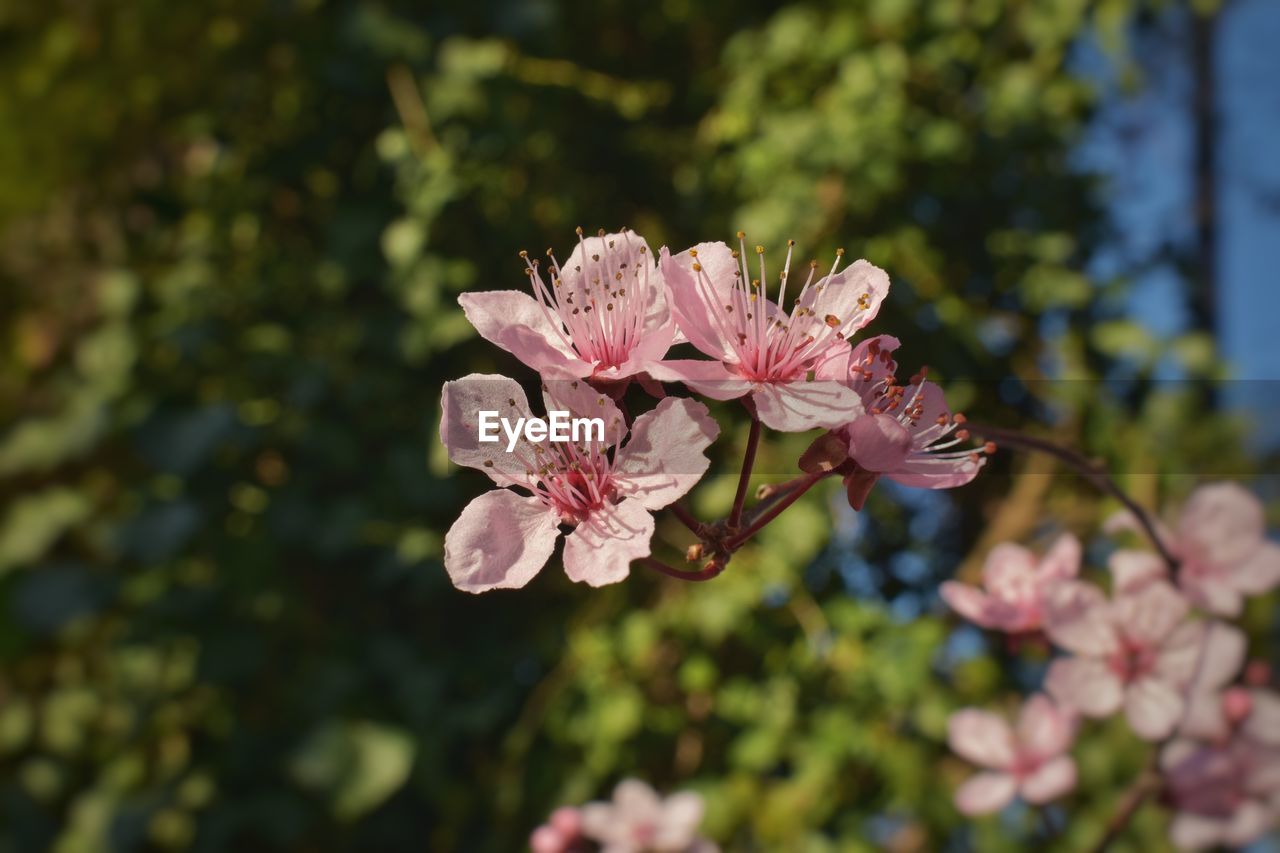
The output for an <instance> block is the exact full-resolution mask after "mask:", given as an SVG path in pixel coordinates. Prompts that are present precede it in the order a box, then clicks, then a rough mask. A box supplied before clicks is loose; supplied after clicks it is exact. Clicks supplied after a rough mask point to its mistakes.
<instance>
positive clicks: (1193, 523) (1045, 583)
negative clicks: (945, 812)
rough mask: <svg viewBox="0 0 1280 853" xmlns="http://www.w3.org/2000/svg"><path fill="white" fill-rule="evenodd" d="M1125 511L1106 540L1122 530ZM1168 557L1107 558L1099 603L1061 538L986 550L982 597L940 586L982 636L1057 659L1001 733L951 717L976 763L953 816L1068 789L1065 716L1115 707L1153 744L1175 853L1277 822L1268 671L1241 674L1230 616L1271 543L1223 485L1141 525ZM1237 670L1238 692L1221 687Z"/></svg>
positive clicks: (1275, 738) (1277, 775) (1271, 557)
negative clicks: (1039, 547)
mask: <svg viewBox="0 0 1280 853" xmlns="http://www.w3.org/2000/svg"><path fill="white" fill-rule="evenodd" d="M1137 521H1138V520H1137V519H1136V518H1135V517H1134V516H1133V515H1132V514H1126V515H1125V516H1121V517H1117V518H1115V519H1112V520H1111V521H1110V522H1108V524H1107V526H1106V528H1107V530H1109V531H1111V532H1113V533H1114V532H1118V531H1120V530H1123V529H1126V528H1131V527H1135V526H1137ZM1148 527H1149V529H1151V530H1153V531H1154V532H1155V536H1156V537H1158V538H1157V542H1156V544H1157V545H1158V546H1161V548H1162V552H1163V553H1164V554H1167V555H1169V556H1171V557H1172V558H1173V560H1174V564H1173V565H1170V564H1169V562H1168V561H1167V560H1166V558H1165V557H1164V556H1160V555H1157V554H1154V553H1151V552H1148V551H1141V550H1135V549H1119V550H1115V551H1113V552H1112V554H1111V556H1110V559H1109V562H1108V568H1109V574H1110V587H1111V591H1110V594H1108V593H1106V592H1104V591H1103V589H1102V588H1101V587H1100V586H1098V585H1095V584H1093V583H1090V582H1088V581H1086V580H1082V579H1081V577H1080V573H1081V561H1082V558H1081V547H1080V543H1079V542H1078V541H1077V540H1076V539H1075V538H1074V537H1073V536H1070V535H1066V536H1063V537H1062V538H1060V539H1059V540H1058V542H1057V543H1056V544H1055V545H1054V546H1053V547H1052V548H1051V549H1050V550H1049V552H1048V553H1047V554H1046V555H1045V556H1044V557H1042V558H1037V557H1036V556H1035V555H1034V554H1033V553H1031V552H1030V551H1028V550H1027V549H1026V548H1023V547H1021V546H1019V545H1012V544H1005V545H1000V546H998V547H997V548H995V549H994V550H993V551H992V552H991V553H990V555H989V556H988V558H987V562H986V565H985V567H984V570H983V587H984V589H983V590H979V589H977V588H974V587H970V586H967V585H964V584H960V583H955V582H951V583H947V584H944V585H943V588H942V596H943V598H944V599H945V600H946V602H947V603H948V604H949V605H950V606H951V607H952V609H954V610H955V611H956V612H957V613H958V614H959V615H960V616H962V617H963V618H965V619H967V620H969V621H971V622H973V623H975V624H977V625H980V626H982V627H984V628H987V629H990V630H994V631H1001V632H1005V633H1008V634H1014V635H1028V634H1035V635H1039V636H1042V637H1044V638H1045V639H1047V640H1048V642H1049V643H1050V644H1051V645H1052V646H1054V647H1056V648H1057V649H1058V650H1060V652H1061V653H1062V654H1060V655H1059V656H1057V657H1055V658H1054V659H1053V661H1052V662H1051V663H1050V665H1049V668H1048V672H1047V673H1046V675H1045V680H1044V691H1045V693H1043V694H1036V695H1035V696H1033V697H1032V698H1030V699H1029V700H1027V702H1026V703H1025V704H1024V706H1023V708H1022V711H1021V714H1020V716H1019V719H1018V723H1017V726H1016V728H1015V729H1011V728H1010V726H1009V725H1008V724H1007V723H1005V722H1004V720H1003V719H1001V718H1000V717H998V716H995V715H993V714H990V713H988V712H985V711H980V710H976V709H964V710H961V711H958V712H956V714H955V715H954V716H953V717H952V718H951V722H950V732H949V740H950V744H951V747H952V749H953V750H954V751H955V752H956V753H957V754H958V755H960V756H961V757H963V758H965V759H967V760H969V761H971V762H972V763H974V764H976V765H979V766H980V767H982V768H984V771H983V772H982V773H979V774H978V775H977V776H975V777H973V778H972V779H970V780H969V781H968V782H966V783H965V784H964V785H963V786H961V788H960V789H959V790H958V791H957V794H956V805H957V807H958V808H959V809H960V810H961V811H963V812H965V813H966V814H984V813H989V812H993V811H998V810H999V809H1001V808H1003V807H1004V806H1005V805H1007V804H1008V803H1009V802H1010V801H1011V800H1012V799H1013V798H1014V797H1015V796H1018V797H1021V798H1022V799H1023V800H1025V801H1026V802H1029V803H1036V804H1038V803H1044V802H1046V801H1048V800H1051V799H1054V798H1056V797H1059V796H1062V795H1064V794H1066V793H1068V792H1069V791H1070V790H1071V789H1072V788H1073V787H1074V785H1075V765H1074V764H1073V763H1072V759H1071V758H1070V756H1069V754H1068V752H1069V750H1070V747H1071V744H1072V741H1073V738H1074V734H1075V731H1076V728H1077V725H1076V720H1077V718H1079V717H1084V718H1094V719H1097V718H1103V717H1108V716H1111V715H1113V714H1119V713H1123V715H1124V717H1125V719H1126V721H1127V722H1128V725H1129V728H1130V729H1132V731H1133V733H1134V734H1135V735H1137V736H1138V737H1139V738H1142V739H1144V740H1147V741H1152V742H1155V743H1157V744H1158V745H1159V746H1158V750H1159V751H1158V759H1159V760H1158V762H1157V767H1156V768H1155V773H1154V776H1155V778H1156V783H1155V784H1156V786H1157V787H1158V789H1159V791H1160V792H1161V795H1162V801H1163V802H1165V803H1166V804H1167V805H1169V807H1170V808H1171V809H1172V810H1173V812H1174V818H1173V821H1172V824H1171V830H1170V832H1171V835H1172V839H1173V841H1174V843H1175V844H1176V845H1178V846H1179V847H1182V848H1185V849H1201V848H1207V847H1213V846H1217V845H1232V846H1235V845H1241V844H1246V843H1248V842H1250V841H1252V840H1254V839H1256V838H1257V837H1259V836H1260V835H1262V834H1263V833H1264V832H1266V831H1268V830H1269V829H1270V828H1272V827H1274V826H1276V825H1277V823H1280V695H1277V694H1276V693H1273V692H1271V691H1269V690H1267V689H1265V687H1264V685H1265V682H1266V680H1267V679H1268V678H1269V671H1268V668H1267V667H1265V666H1261V665H1256V666H1252V667H1248V668H1246V666H1245V655H1246V640H1245V636H1244V634H1243V632H1242V631H1241V630H1240V629H1239V628H1237V627H1235V626H1234V625H1231V624H1230V623H1228V622H1225V621H1222V617H1230V616H1235V615H1238V614H1239V613H1240V612H1241V608H1242V605H1243V599H1244V597H1245V596H1246V595H1257V594H1261V593H1265V592H1268V591H1269V590H1271V589H1273V588H1275V587H1276V586H1277V585H1278V584H1280V547H1277V546H1276V545H1274V544H1271V543H1269V542H1268V541H1267V540H1266V538H1265V529H1264V527H1263V515H1262V506H1261V504H1260V503H1259V502H1258V500H1257V499H1256V498H1255V497H1253V496H1252V495H1251V494H1250V493H1249V492H1248V491H1246V490H1245V489H1243V488H1241V487H1240V486H1237V485H1234V484H1211V485H1206V486H1202V487H1200V488H1199V489H1197V490H1196V491H1195V492H1193V493H1192V495H1191V496H1190V498H1189V499H1188V500H1187V502H1186V504H1185V505H1184V507H1183V509H1182V512H1181V513H1180V514H1179V516H1178V519H1177V522H1176V525H1174V527H1173V530H1174V531H1176V532H1171V531H1170V529H1169V528H1167V527H1165V526H1162V525H1157V524H1154V523H1150V524H1149V525H1148ZM1242 672H1244V673H1246V681H1245V683H1243V684H1236V683H1235V682H1236V681H1237V679H1238V678H1239V677H1240V675H1241V673H1242Z"/></svg>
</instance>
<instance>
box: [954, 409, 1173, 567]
mask: <svg viewBox="0 0 1280 853" xmlns="http://www.w3.org/2000/svg"><path fill="white" fill-rule="evenodd" d="M968 428H969V430H970V431H971V432H975V433H978V434H979V435H982V436H984V437H986V438H989V439H992V440H994V441H995V442H996V443H997V444H1003V445H1006V446H1012V447H1021V448H1023V449H1026V450H1034V451H1037V452H1039V453H1046V454H1048V455H1050V456H1053V457H1055V458H1056V459H1060V460H1062V461H1063V462H1065V463H1067V464H1068V465H1070V466H1071V467H1072V468H1075V469H1076V470H1077V471H1079V472H1080V473H1081V474H1083V475H1084V476H1085V478H1086V479H1088V480H1089V482H1091V483H1093V485H1094V486H1095V487H1097V488H1098V489H1099V490H1100V491H1102V492H1105V493H1106V494H1108V495H1110V496H1111V497H1113V498H1115V499H1116V500H1117V501H1119V502H1120V503H1122V504H1124V507H1125V508H1126V509H1127V510H1129V512H1130V513H1132V514H1133V517H1134V518H1136V519H1137V520H1138V524H1139V525H1141V526H1142V529H1143V531H1144V532H1145V533H1146V534H1147V538H1148V539H1150V540H1151V544H1153V545H1155V547H1156V550H1157V551H1159V552H1160V556H1161V557H1162V558H1164V561H1165V562H1166V563H1167V564H1168V565H1169V569H1170V571H1177V568H1178V560H1177V558H1176V557H1174V556H1173V554H1171V553H1169V549H1168V547H1167V546H1166V545H1165V543H1164V540H1162V539H1161V538H1160V534H1159V532H1158V531H1157V530H1156V525H1155V522H1154V521H1152V520H1151V516H1150V515H1149V514H1148V513H1147V511H1146V510H1145V509H1143V508H1142V506H1141V505H1139V504H1138V502H1137V501H1135V500H1134V499H1133V498H1131V497H1129V496H1128V495H1127V494H1125V493H1124V490H1123V489H1121V488H1120V486H1119V485H1117V484H1116V481H1115V480H1113V479H1112V478H1111V475H1110V474H1109V473H1108V472H1107V471H1106V469H1105V468H1102V467H1101V466H1099V465H1097V464H1096V463H1094V462H1093V461H1092V460H1090V459H1087V458H1085V456H1084V455H1082V454H1080V453H1077V452H1076V451H1074V450H1072V449H1070V448H1068V447H1063V446H1061V445H1059V444H1054V443H1053V442H1052V441H1048V440H1046V439H1043V438H1036V437H1035V436H1033V435H1027V434H1026V433H1023V432H1018V431H1016V430H1008V429H1002V428H1000V427H995V426H990V425H989V424H977V423H973V422H970V423H969V424H968Z"/></svg>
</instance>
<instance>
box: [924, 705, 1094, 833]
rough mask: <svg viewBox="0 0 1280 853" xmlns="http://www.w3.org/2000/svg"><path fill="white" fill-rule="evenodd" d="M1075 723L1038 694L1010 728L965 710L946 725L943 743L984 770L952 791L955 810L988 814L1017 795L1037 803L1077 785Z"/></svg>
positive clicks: (994, 717)
mask: <svg viewBox="0 0 1280 853" xmlns="http://www.w3.org/2000/svg"><path fill="white" fill-rule="evenodd" d="M1075 730H1076V719H1075V715H1074V714H1073V713H1072V712H1071V711H1070V710H1068V709H1065V708H1062V707H1059V706H1058V705H1055V704H1054V703H1053V701H1052V700H1050V699H1049V698H1048V697H1047V696H1045V695H1043V694H1039V693H1037V694H1036V695H1034V696H1032V697H1031V698H1030V699H1028V700H1027V701H1026V703H1025V704H1024V705H1023V706H1022V710H1021V712H1020V713H1019V715H1018V722H1017V729H1016V730H1015V729H1013V728H1011V727H1010V726H1009V724H1008V723H1007V722H1006V721H1005V720H1004V718H1003V717H1000V716H998V715H996V714H992V713H990V712H988V711H980V710H977V709H975V708H966V709H964V710H961V711H957V712H956V713H954V714H952V715H951V719H950V720H948V721H947V739H948V742H949V743H950V745H951V749H952V751H953V752H955V753H956V754H957V755H959V756H960V757H962V758H964V759H966V760H968V761H970V762H972V763H974V764H976V765H978V766H979V767H984V768H986V770H984V771H983V772H981V773H978V774H977V775H975V776H973V777H971V778H970V779H969V780H968V781H967V782H965V783H964V784H963V785H961V786H960V788H959V790H957V791H956V808H958V809H960V811H962V812H964V813H965V814H967V815H981V814H990V813H991V812H996V811H999V810H1000V809H1002V808H1004V807H1005V806H1006V805H1008V804H1009V803H1010V802H1011V801H1012V800H1013V798H1014V797H1015V796H1019V797H1021V798H1022V799H1023V800H1025V801H1027V802H1028V803H1034V804H1040V803H1047V802H1049V801H1050V800H1053V799H1056V798H1057V797H1061V796H1062V795H1063V794H1066V793H1067V792H1068V791H1070V790H1071V789H1072V788H1074V787H1075V784H1076V764H1075V761H1074V760H1073V759H1072V758H1071V756H1070V755H1068V754H1067V751H1068V750H1070V749H1071V744H1072V742H1073V741H1074V740H1075Z"/></svg>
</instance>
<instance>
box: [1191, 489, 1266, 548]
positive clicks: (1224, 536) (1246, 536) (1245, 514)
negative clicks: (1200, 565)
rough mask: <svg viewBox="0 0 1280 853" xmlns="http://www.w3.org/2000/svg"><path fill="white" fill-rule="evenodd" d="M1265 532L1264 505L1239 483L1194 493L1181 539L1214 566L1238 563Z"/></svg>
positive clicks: (1197, 490) (1199, 490)
mask: <svg viewBox="0 0 1280 853" xmlns="http://www.w3.org/2000/svg"><path fill="white" fill-rule="evenodd" d="M1264 532H1265V522H1264V519H1263V513H1262V502H1261V501H1259V500H1258V499H1257V498H1256V497H1254V495H1253V494H1252V493H1251V492H1249V491H1248V490H1247V489H1245V488H1243V487H1241V486H1239V485H1237V484H1236V483H1212V484H1210V485H1207V486H1201V487H1200V488H1198V489H1196V490H1195V491H1194V492H1192V493H1191V497H1190V498H1188V499H1187V502H1186V504H1185V505H1184V506H1183V508H1182V514H1181V516H1180V517H1179V521H1178V535H1179V537H1180V538H1181V539H1182V541H1183V542H1186V543H1188V544H1189V545H1191V546H1193V547H1194V550H1195V551H1196V552H1197V554H1198V555H1199V556H1202V557H1204V558H1205V559H1207V560H1209V561H1210V562H1213V563H1219V564H1224V563H1234V562H1237V561H1239V560H1243V559H1245V558H1246V557H1248V556H1249V554H1251V553H1252V552H1253V550H1254V549H1255V548H1256V547H1257V545H1258V542H1259V541H1261V540H1262V537H1263V534H1264Z"/></svg>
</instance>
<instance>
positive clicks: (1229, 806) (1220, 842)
mask: <svg viewBox="0 0 1280 853" xmlns="http://www.w3.org/2000/svg"><path fill="white" fill-rule="evenodd" d="M1271 731H1272V732H1273V739H1272V740H1271V741H1270V742H1262V741H1258V740H1255V739H1254V738H1253V737H1251V736H1248V735H1243V734H1242V735H1238V736H1235V737H1233V738H1232V739H1231V740H1229V741H1227V742H1225V743H1201V742H1197V741H1194V740H1190V739H1187V738H1178V739H1175V740H1173V741H1171V742H1170V743H1169V744H1168V745H1166V746H1165V747H1164V749H1162V750H1161V752H1160V769H1161V771H1162V772H1163V774H1164V778H1165V783H1166V785H1165V791H1166V796H1167V798H1168V801H1169V804H1170V806H1171V807H1172V808H1173V809H1174V812H1175V814H1174V818H1173V821H1172V823H1171V824H1170V826H1169V834H1170V836H1171V837H1172V840H1173V843H1174V844H1176V845H1177V846H1178V847H1179V848H1181V849H1184V850H1203V849H1206V848H1212V847H1219V846H1229V847H1241V846H1244V845H1246V844H1249V843H1250V842H1253V841H1256V840H1257V839H1258V838H1259V837H1261V836H1262V835H1263V834H1264V833H1266V832H1267V831H1268V830H1270V829H1272V828H1274V827H1276V826H1277V824H1278V823H1280V747H1278V746H1277V744H1276V743H1275V740H1274V737H1275V736H1280V731H1277V730H1275V729H1272V730H1271Z"/></svg>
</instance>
